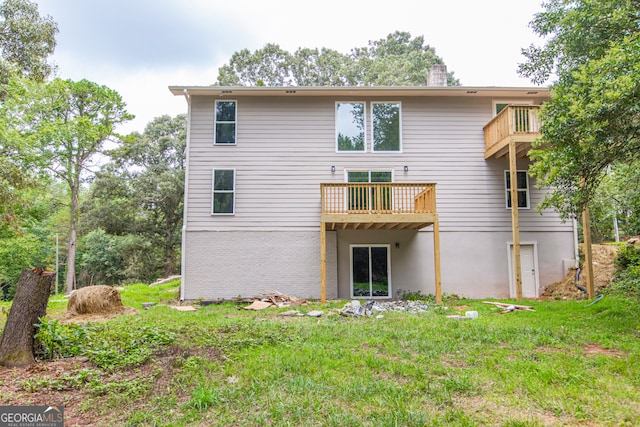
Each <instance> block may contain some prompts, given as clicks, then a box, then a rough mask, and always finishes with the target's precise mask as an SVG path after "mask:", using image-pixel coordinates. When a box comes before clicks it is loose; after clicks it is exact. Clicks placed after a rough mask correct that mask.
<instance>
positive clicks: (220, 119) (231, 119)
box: [214, 101, 236, 144]
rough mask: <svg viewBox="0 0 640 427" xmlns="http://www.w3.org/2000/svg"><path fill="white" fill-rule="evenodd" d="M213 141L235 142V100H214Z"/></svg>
mask: <svg viewBox="0 0 640 427" xmlns="http://www.w3.org/2000/svg"><path fill="white" fill-rule="evenodd" d="M214 143H215V144H235V143H236V101H216V116H215V141H214Z"/></svg>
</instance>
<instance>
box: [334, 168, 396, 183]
mask: <svg viewBox="0 0 640 427" xmlns="http://www.w3.org/2000/svg"><path fill="white" fill-rule="evenodd" d="M349 172H367V173H368V174H369V181H367V182H369V183H371V174H372V173H373V172H391V181H389V182H395V180H394V178H395V170H393V169H391V168H390V169H360V168H357V169H345V170H344V182H349Z"/></svg>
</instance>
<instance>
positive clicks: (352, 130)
mask: <svg viewBox="0 0 640 427" xmlns="http://www.w3.org/2000/svg"><path fill="white" fill-rule="evenodd" d="M364 118H365V115H364V102H336V144H337V146H336V150H337V151H338V152H349V151H356V152H357V151H360V152H363V151H365V141H364V135H365V127H364Z"/></svg>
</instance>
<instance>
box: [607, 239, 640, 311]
mask: <svg viewBox="0 0 640 427" xmlns="http://www.w3.org/2000/svg"><path fill="white" fill-rule="evenodd" d="M616 265H618V266H620V267H621V269H620V271H618V272H617V273H616V275H615V276H614V278H613V281H612V282H611V285H610V286H609V287H608V288H607V290H606V292H607V294H611V295H622V296H626V297H629V298H638V299H640V247H637V246H623V247H621V248H620V251H619V252H618V259H617V260H616Z"/></svg>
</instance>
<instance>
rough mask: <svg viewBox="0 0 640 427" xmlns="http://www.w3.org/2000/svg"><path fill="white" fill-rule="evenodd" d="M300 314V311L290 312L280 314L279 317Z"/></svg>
mask: <svg viewBox="0 0 640 427" xmlns="http://www.w3.org/2000/svg"><path fill="white" fill-rule="evenodd" d="M298 314H300V312H299V311H298V310H289V311H285V312H283V313H279V314H278V316H297V315H298Z"/></svg>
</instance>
